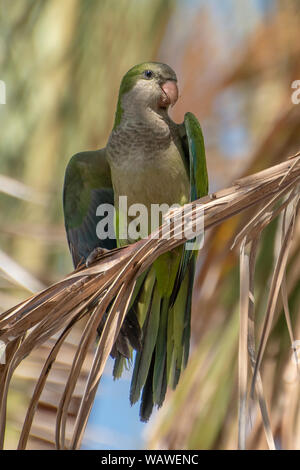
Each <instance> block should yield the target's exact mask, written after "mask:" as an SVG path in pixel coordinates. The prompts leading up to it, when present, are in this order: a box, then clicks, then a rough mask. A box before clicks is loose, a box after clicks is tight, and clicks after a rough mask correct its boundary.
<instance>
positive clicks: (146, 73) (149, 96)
mask: <svg viewBox="0 0 300 470" xmlns="http://www.w3.org/2000/svg"><path fill="white" fill-rule="evenodd" d="M177 99H178V88H177V77H176V74H175V72H174V70H172V69H171V67H169V66H168V65H166V64H162V63H159V62H145V63H143V64H139V65H135V66H134V67H132V68H131V69H130V70H129V71H128V72H127V73H126V74H125V75H124V77H123V79H122V82H121V86H120V92H119V100H118V107H117V112H116V120H115V127H116V126H117V125H118V124H119V123H120V121H121V117H122V113H123V111H126V110H127V109H128V108H130V109H131V110H136V111H138V110H143V109H146V108H151V109H152V110H154V111H156V112H166V110H168V108H169V106H170V105H171V106H174V104H175V103H176V101H177Z"/></svg>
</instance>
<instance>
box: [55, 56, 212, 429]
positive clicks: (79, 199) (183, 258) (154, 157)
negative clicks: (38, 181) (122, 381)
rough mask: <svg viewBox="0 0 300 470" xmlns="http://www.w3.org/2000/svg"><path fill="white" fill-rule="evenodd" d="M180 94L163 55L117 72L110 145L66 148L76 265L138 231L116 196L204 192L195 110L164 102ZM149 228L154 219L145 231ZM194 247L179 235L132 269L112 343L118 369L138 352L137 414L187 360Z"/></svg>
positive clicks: (149, 201) (158, 399) (153, 200)
mask: <svg viewBox="0 0 300 470" xmlns="http://www.w3.org/2000/svg"><path fill="white" fill-rule="evenodd" d="M177 99H178V88H177V78H176V75H175V72H174V71H173V70H172V69H171V68H170V67H169V66H168V65H165V64H162V63H157V62H147V63H143V64H140V65H136V66H135V67H133V68H131V69H130V70H129V71H128V72H127V73H126V75H125V76H124V77H123V79H122V82H121V86H120V92H119V98H118V104H117V110H116V114H115V121H114V126H113V129H112V131H111V134H110V136H109V139H108V142H107V145H106V147H105V148H103V149H100V150H95V151H87V152H81V153H78V154H76V155H74V156H73V157H72V158H71V160H70V162H69V164H68V166H67V170H66V175H65V183H64V215H65V227H66V232H67V238H68V243H69V248H70V252H71V255H72V258H73V263H74V266H75V267H77V266H78V265H79V264H80V263H85V262H86V260H87V258H88V257H89V256H91V253H93V252H94V250H95V249H97V248H98V247H101V248H103V249H109V250H110V249H113V248H115V247H117V246H120V245H124V244H126V243H132V242H134V241H135V240H133V239H132V238H131V237H130V236H129V235H128V236H127V237H124V236H123V237H121V236H120V231H121V228H122V227H123V225H124V222H127V223H128V221H130V220H132V217H131V216H130V215H128V213H127V214H124V213H122V211H121V208H120V197H122V196H123V197H124V196H126V197H127V207H128V208H130V207H131V206H132V205H134V204H137V203H138V204H143V207H146V208H147V209H148V211H149V212H148V214H151V206H152V205H153V204H158V205H161V204H166V205H168V206H172V205H173V204H180V205H183V204H185V203H187V202H189V201H192V200H195V199H197V198H200V197H203V196H205V195H206V194H207V193H208V178H207V170H206V160H205V150H204V142H203V136H202V132H201V128H200V125H199V123H198V121H197V119H196V117H195V116H194V115H193V114H191V113H186V114H185V116H184V122H183V123H182V124H176V123H175V122H173V121H172V120H171V118H170V116H169V114H168V109H169V106H170V105H172V106H173V105H174V104H175V102H176V101H177ZM104 204H105V205H108V204H109V205H113V206H114V210H115V219H114V225H113V226H114V235H115V236H111V230H110V231H108V237H107V238H103V237H102V239H99V237H98V235H97V229H96V227H97V224H98V223H99V221H101V220H103V218H104V217H105V214H104V212H102V211H101V210H100V211H99V209H98V208H99V207H100V206H101V205H104ZM102 207H107V206H102ZM160 222H161V220H160V221H159V222H157V224H158V223H160ZM154 228H157V227H155V226H153V225H150V226H149V228H148V233H150V229H151V230H152V231H153V229H154ZM196 256H197V252H196V251H190V250H187V249H186V247H185V246H184V245H182V246H180V247H178V248H176V249H175V250H173V251H171V252H168V253H166V254H164V255H161V256H160V257H159V258H158V259H157V260H156V261H155V262H154V264H153V265H152V266H151V268H150V269H149V270H148V271H147V272H146V273H144V274H143V275H141V276H140V278H138V280H137V282H136V286H135V290H134V293H133V297H132V300H131V304H130V307H129V309H128V312H127V314H126V317H125V320H124V323H123V325H122V327H121V330H120V333H119V336H118V338H117V341H116V343H115V345H114V347H113V350H112V351H111V355H112V357H113V358H114V360H115V362H114V370H113V374H114V377H115V378H117V377H119V376H120V375H121V373H122V370H123V368H124V366H128V364H130V363H131V362H132V361H133V360H134V367H133V373H132V380H131V388H130V402H131V404H133V403H135V402H137V401H138V400H139V398H140V395H141V406H140V417H141V419H142V420H143V421H147V420H148V418H149V417H150V415H151V412H152V409H153V405H157V406H158V407H159V406H161V405H162V403H163V401H164V398H165V394H166V390H167V387H168V386H171V387H172V388H175V386H176V385H177V383H178V380H179V377H180V374H181V371H182V370H183V368H184V367H185V366H186V363H187V359H188V354H189V343H190V315H191V300H192V289H193V280H194V271H195V262H196ZM102 326H103V325H102ZM99 331H100V332H101V325H99ZM134 350H135V351H136V352H135V353H134ZM126 363H127V364H126Z"/></svg>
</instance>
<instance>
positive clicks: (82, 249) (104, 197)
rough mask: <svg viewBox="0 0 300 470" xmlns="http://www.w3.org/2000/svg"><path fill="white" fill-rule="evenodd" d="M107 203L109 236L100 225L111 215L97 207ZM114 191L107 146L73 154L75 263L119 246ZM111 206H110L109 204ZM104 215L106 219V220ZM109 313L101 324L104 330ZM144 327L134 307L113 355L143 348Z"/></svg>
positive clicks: (70, 208)
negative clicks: (100, 231) (101, 235)
mask: <svg viewBox="0 0 300 470" xmlns="http://www.w3.org/2000/svg"><path fill="white" fill-rule="evenodd" d="M101 204H108V205H109V207H110V208H111V211H110V212H109V214H110V220H109V225H110V230H107V235H108V236H107V238H104V239H102V238H99V237H98V235H97V226H98V224H99V223H101V221H102V222H103V225H104V224H106V220H108V219H107V217H108V215H107V213H106V212H104V211H103V213H102V215H97V208H98V207H99V206H100V205H101ZM113 204H114V193H113V188H112V182H111V175H110V168H109V165H108V162H107V160H106V155H105V149H101V150H97V151H90V152H81V153H78V154H76V155H74V156H73V157H72V158H71V160H70V162H69V164H68V166H67V169H66V174H65V183H64V191H63V205H64V216H65V228H66V233H67V239H68V244H69V249H70V252H71V255H72V259H73V263H74V266H75V267H77V266H78V265H80V264H81V263H84V262H85V260H86V258H87V257H88V256H89V254H90V253H91V252H92V251H93V250H94V249H95V248H97V247H102V248H105V249H107V250H111V249H113V248H116V246H117V245H116V239H115V238H114V233H112V232H113V227H114V215H113ZM106 207H108V206H106ZM104 218H105V220H104ZM105 320H106V316H104V318H103V322H102V323H101V324H100V325H99V327H98V331H99V334H101V330H102V328H103V325H104V322H105ZM140 337H141V331H140V327H139V324H138V321H137V319H136V317H135V314H134V312H133V311H132V310H130V311H129V312H128V314H127V315H126V318H125V321H124V322H123V325H122V327H121V331H120V334H119V336H118V338H117V340H116V343H115V345H114V348H113V350H112V351H111V355H112V356H113V357H116V356H122V357H124V358H129V357H130V356H131V348H134V349H140Z"/></svg>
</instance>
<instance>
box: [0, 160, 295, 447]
mask: <svg viewBox="0 0 300 470" xmlns="http://www.w3.org/2000/svg"><path fill="white" fill-rule="evenodd" d="M299 183H300V157H299V156H298V155H296V156H294V157H292V158H291V159H289V160H287V161H285V162H283V163H281V164H279V165H276V166H273V167H271V168H268V169H266V170H264V171H261V172H259V173H256V174H253V175H251V176H248V177H246V178H243V179H240V180H238V181H236V182H235V184H234V185H233V186H232V187H230V188H227V189H224V190H221V191H219V192H217V193H215V194H211V195H210V196H208V197H205V198H202V199H201V200H198V201H195V202H193V203H190V204H188V205H186V206H184V207H183V208H182V209H178V210H176V212H172V213H171V214H169V215H168V216H167V218H166V221H165V224H164V225H163V226H162V227H160V228H159V229H158V230H157V231H156V232H155V233H153V234H151V235H150V236H149V237H148V238H146V239H142V240H140V241H138V242H136V243H135V244H133V245H129V246H126V247H124V248H122V249H116V250H113V251H111V252H109V253H105V254H104V255H102V256H101V257H100V258H99V260H97V261H96V262H95V263H93V265H91V266H90V267H88V268H85V267H84V268H83V267H81V268H79V269H77V270H76V271H74V272H73V273H71V274H70V275H69V276H67V277H66V278H65V279H63V280H62V281H60V282H57V283H56V284H53V285H52V286H50V287H49V288H48V289H45V290H44V291H42V292H40V293H39V294H37V295H34V296H32V297H31V298H29V299H28V300H26V301H25V302H22V303H20V304H19V305H18V306H16V307H14V308H12V309H10V310H8V311H7V312H4V313H2V314H1V315H0V340H1V341H2V342H3V343H4V344H5V345H6V363H5V364H3V365H0V377H1V382H0V394H1V396H2V401H1V408H0V444H1V447H2V446H3V444H4V434H5V424H6V406H7V397H8V392H9V387H10V383H11V379H12V377H13V375H14V372H15V370H16V368H17V367H18V366H19V364H20V363H21V362H22V361H23V359H24V358H25V357H26V356H28V355H29V354H31V353H32V352H33V351H34V350H35V349H36V348H37V347H38V346H40V345H43V344H44V343H46V342H47V341H49V340H50V338H51V337H53V335H58V337H57V339H56V342H55V343H54V345H53V347H52V349H51V352H50V354H49V355H48V357H47V359H46V361H45V364H44V367H43V370H42V372H41V374H40V376H39V379H38V381H37V383H36V386H35V389H34V392H33V394H32V398H31V401H30V404H29V407H28V412H27V416H26V419H25V422H24V426H23V430H22V434H21V438H20V442H19V448H25V447H26V443H27V440H28V437H29V435H30V432H31V431H30V430H31V424H32V420H33V416H34V413H35V410H36V407H37V404H38V402H39V399H40V396H41V393H42V391H43V388H44V386H45V383H46V380H47V376H48V374H49V371H50V369H51V367H52V365H53V364H54V362H55V360H56V357H57V354H58V353H59V351H60V348H61V347H62V345H63V344H64V341H65V339H66V338H67V337H68V335H69V333H70V331H71V330H72V327H73V326H74V325H75V324H77V322H78V321H79V320H81V319H82V318H83V317H85V320H86V324H85V328H84V330H83V332H82V335H81V339H80V341H79V344H78V347H77V350H76V352H75V354H74V357H73V361H72V365H71V367H70V371H69V376H68V379H67V381H66V385H65V387H64V390H63V391H62V394H61V399H60V402H59V405H58V407H57V420H56V433H55V434H56V435H55V442H56V447H57V448H72V449H75V448H78V447H79V446H80V443H81V439H82V435H83V432H84V430H85V426H86V422H87V419H88V416H89V413H90V411H91V407H92V404H93V400H94V397H95V393H96V390H97V386H98V384H99V381H100V378H101V375H102V373H103V369H104V366H105V364H106V361H107V359H108V356H109V354H110V351H111V349H112V347H113V344H114V342H115V340H116V338H117V336H118V333H119V331H120V328H121V325H122V322H123V320H124V316H125V314H126V309H127V307H128V303H129V302H130V298H131V294H132V291H133V288H134V285H135V281H136V279H137V277H138V276H139V275H140V274H141V273H143V272H144V271H145V270H147V268H148V267H149V266H150V265H151V264H152V263H153V261H154V260H155V259H156V258H157V257H158V256H160V255H161V254H162V253H164V252H166V251H169V250H171V249H173V248H175V247H176V246H178V245H180V244H182V243H184V242H185V241H186V240H187V239H190V238H194V237H195V235H200V234H201V233H200V232H199V233H198V232H197V227H198V228H199V227H201V230H202V227H203V223H202V222H203V221H204V228H205V230H208V229H209V228H212V227H214V226H216V225H218V224H220V223H222V222H223V221H225V220H226V219H228V218H230V217H232V216H234V215H235V214H237V213H240V212H242V211H245V210H247V209H249V208H252V219H251V220H250V222H249V223H248V224H247V226H246V227H244V229H243V230H242V231H241V232H240V233H239V234H238V235H237V237H236V243H240V242H241V241H243V240H244V241H243V242H242V248H241V336H240V445H241V447H244V446H245V426H246V418H245V417H246V412H247V406H246V404H247V386H248V382H247V376H248V374H247V369H246V364H247V357H246V356H247V354H246V351H247V347H248V349H249V351H250V359H251V365H252V367H253V369H254V372H253V384H252V389H253V390H254V387H255V386H256V387H257V392H258V398H259V401H260V405H261V410H262V414H263V416H265V419H264V423H265V429H266V433H267V436H268V437H269V442H270V446H272V445H273V444H272V442H273V441H272V435H271V433H270V426H269V423H268V420H267V419H266V416H267V414H266V406H265V403H264V400H263V393H262V388H261V384H260V375H259V368H260V364H261V360H262V357H263V353H264V349H265V344H266V341H267V339H268V335H269V331H270V325H271V322H272V318H273V314H274V307H275V306H276V302H277V297H278V294H279V292H280V288H281V285H282V281H283V279H284V270H285V261H286V258H287V255H288V251H289V248H290V245H291V243H290V241H291V236H292V232H293V227H294V221H295V218H296V214H297V209H298V199H299ZM291 207H292V209H291ZM287 208H289V211H290V213H291V214H292V215H290V217H289V218H288V219H289V220H288V221H287V220H286V218H285V227H286V228H285V230H284V232H283V234H284V235H283V240H282V245H281V249H280V250H279V254H278V261H277V265H276V269H275V271H274V276H273V282H272V287H271V290H270V297H269V303H268V307H267V314H266V318H265V326H264V329H263V333H262V338H261V342H260V345H259V350H258V357H257V358H256V357H255V351H254V343H253V341H254V340H253V325H252V324H251V321H253V318H252V316H253V311H252V307H251V302H252V297H251V292H252V291H251V289H252V287H251V286H252V276H253V269H254V265H255V263H254V258H255V256H254V255H255V249H254V248H253V247H255V244H256V241H257V240H258V238H259V234H260V232H261V231H262V230H263V228H264V227H265V226H266V225H267V224H268V223H270V221H272V220H273V218H274V217H276V216H278V215H279V214H280V213H281V212H283V211H287ZM253 211H254V215H253ZM195 227H196V229H195ZM187 233H188V234H189V235H186V234H187ZM249 244H252V250H253V251H251V250H250V253H248V254H247V253H246V248H247V249H248V248H249ZM249 297H250V299H249ZM106 311H107V315H106V319H105V324H104V328H103V331H102V334H101V336H100V339H99V342H98V345H97V348H96V351H95V353H94V359H93V364H92V367H91V369H90V372H89V376H88V378H87V379H86V383H85V389H84V392H83V394H82V397H81V399H80V404H79V408H78V413H77V417H76V420H75V422H74V423H72V426H71V428H72V429H71V430H70V428H68V439H66V429H67V425H68V424H69V422H68V416H69V415H68V410H69V407H70V402H71V399H72V395H73V392H74V389H75V386H76V383H77V381H78V378H79V376H80V372H81V370H82V367H83V364H84V361H85V359H86V356H87V354H88V352H89V351H90V348H91V346H92V345H94V344H95V343H96V337H97V328H98V326H99V324H100V322H101V320H102V318H103V315H104V313H105V312H106ZM247 318H250V322H249V326H248V321H247ZM248 329H249V332H250V335H249V336H248V338H249V339H248V340H247V336H246V335H247V334H248V333H247V332H248ZM247 341H248V346H247ZM3 343H2V344H3ZM256 378H257V379H258V380H257V381H256ZM53 439H54V436H53Z"/></svg>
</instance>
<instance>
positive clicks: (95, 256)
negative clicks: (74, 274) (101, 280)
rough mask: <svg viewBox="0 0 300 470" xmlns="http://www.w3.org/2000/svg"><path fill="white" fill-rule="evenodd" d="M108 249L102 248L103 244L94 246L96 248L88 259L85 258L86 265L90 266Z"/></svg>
mask: <svg viewBox="0 0 300 470" xmlns="http://www.w3.org/2000/svg"><path fill="white" fill-rule="evenodd" d="M108 251H109V250H107V249H106V248H102V247H101V246H98V247H97V248H94V250H93V251H92V252H91V253H90V254H89V256H88V257H87V259H86V260H85V265H86V267H87V268H88V267H89V266H90V265H91V264H93V263H94V262H95V261H97V260H98V259H99V258H100V257H101V256H103V255H104V254H105V253H107V252H108Z"/></svg>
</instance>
